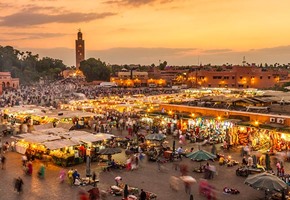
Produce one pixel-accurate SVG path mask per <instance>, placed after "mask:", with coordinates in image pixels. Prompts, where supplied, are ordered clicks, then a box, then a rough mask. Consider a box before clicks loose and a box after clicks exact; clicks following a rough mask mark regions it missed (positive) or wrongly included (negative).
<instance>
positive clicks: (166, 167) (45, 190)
mask: <svg viewBox="0 0 290 200" xmlns="http://www.w3.org/2000/svg"><path fill="white" fill-rule="evenodd" d="M168 140H169V142H170V144H172V140H173V139H172V138H171V137H169V138H168ZM191 147H194V148H195V150H196V149H198V145H197V144H196V143H195V144H192V143H191V144H187V145H186V146H184V148H187V149H189V148H191ZM202 148H203V149H206V150H210V148H211V146H206V147H202ZM218 149H219V148H218ZM221 153H224V155H231V156H232V158H233V159H235V160H237V161H239V162H241V159H242V158H241V156H240V150H239V149H238V148H237V149H235V150H231V151H230V152H221ZM5 156H6V158H7V163H6V169H5V170H0V177H1V179H0V199H3V200H10V199H23V200H38V199H42V200H46V199H49V200H51V199H71V200H75V199H79V197H78V192H79V191H80V190H85V191H87V190H89V189H90V188H91V186H73V187H70V186H69V185H68V184H67V183H63V184H61V183H60V182H59V179H58V177H59V172H60V170H61V168H60V167H58V166H55V165H53V164H49V165H48V167H47V170H46V176H45V179H43V180H42V179H39V178H38V177H37V170H38V169H39V167H40V164H41V162H40V161H35V162H34V163H33V165H34V166H33V167H34V171H33V175H32V177H30V176H27V175H24V173H23V171H22V167H21V155H20V154H18V153H15V152H7V153H6V154H5ZM113 158H115V159H116V160H120V161H123V162H124V161H125V159H126V158H125V156H124V154H117V155H114V156H113ZM182 162H183V163H187V164H188V166H189V167H190V169H192V168H193V167H198V166H199V163H197V162H193V161H190V160H189V159H187V158H183V160H182ZM210 164H214V165H215V166H216V167H217V171H218V175H217V176H215V177H214V179H213V180H209V182H210V183H211V184H212V185H214V186H215V187H216V191H217V192H216V193H217V198H218V199H225V200H227V199H236V200H240V199H241V200H242V199H249V200H256V199H262V198H263V197H264V193H263V192H262V191H257V190H255V189H253V188H251V187H249V186H247V185H245V184H244V180H245V178H243V177H238V176H236V174H235V170H236V169H237V166H234V167H226V166H219V165H218V162H217V161H216V162H214V163H210ZM271 164H272V166H273V167H274V163H273V162H272V163H271ZM73 168H75V169H78V171H79V173H80V174H81V176H84V175H85V164H81V165H77V166H74V167H73ZM68 169H69V168H66V170H68ZM91 169H92V170H93V171H96V172H97V174H99V180H100V183H99V184H98V187H99V188H100V189H103V190H108V188H109V187H110V186H111V185H114V184H115V181H114V178H115V177H116V176H118V175H119V176H121V177H122V178H123V182H124V183H126V184H128V185H129V186H132V187H138V188H139V189H141V188H143V189H144V190H146V191H150V192H153V193H156V194H157V199H158V200H169V199H170V200H187V199H189V195H188V194H186V193H185V190H184V186H183V185H180V190H179V191H177V192H175V191H173V190H172V189H170V187H169V178H170V176H180V172H179V170H175V168H174V167H173V163H170V162H168V163H165V164H163V165H162V168H161V169H162V170H161V171H158V166H157V164H156V163H155V162H150V161H147V160H146V159H144V160H143V161H142V162H141V164H140V167H139V169H137V170H134V171H126V170H112V171H110V172H101V171H102V170H101V168H100V167H99V166H98V165H97V163H92V166H91ZM289 170H290V164H289V163H285V172H286V173H287V172H288V171H289ZM189 175H191V176H193V177H194V178H196V179H197V181H199V179H200V178H203V174H198V173H195V172H192V170H190V172H189ZM18 176H21V177H22V178H23V181H24V192H23V193H22V194H20V195H18V194H17V193H16V192H14V190H13V179H14V178H16V177H18ZM226 186H227V187H233V188H236V189H238V190H239V191H240V192H241V193H240V194H238V195H226V194H223V193H222V190H223V188H224V187H226ZM192 194H193V195H194V199H201V200H202V199H206V198H205V197H203V196H200V195H199V194H198V184H195V185H193V187H192ZM108 199H109V200H117V199H122V198H121V197H118V196H112V195H108Z"/></svg>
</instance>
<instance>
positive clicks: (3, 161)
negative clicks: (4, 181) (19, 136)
mask: <svg viewBox="0 0 290 200" xmlns="http://www.w3.org/2000/svg"><path fill="white" fill-rule="evenodd" d="M5 164H6V157H5V156H4V155H2V156H1V168H2V169H5Z"/></svg>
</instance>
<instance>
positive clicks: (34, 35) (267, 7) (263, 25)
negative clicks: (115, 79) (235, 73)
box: [0, 0, 290, 66]
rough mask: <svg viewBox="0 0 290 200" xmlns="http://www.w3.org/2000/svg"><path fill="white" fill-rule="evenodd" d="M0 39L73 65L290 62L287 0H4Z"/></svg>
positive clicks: (0, 2) (6, 43)
mask: <svg viewBox="0 0 290 200" xmlns="http://www.w3.org/2000/svg"><path fill="white" fill-rule="evenodd" d="M0 8H1V13H0V27H1V32H0V45H1V46H6V45H10V46H13V47H14V48H16V49H20V50H23V51H26V50H30V51H32V52H33V53H34V54H40V56H41V57H43V56H49V57H53V58H58V59H62V60H63V61H64V63H65V64H66V65H68V66H71V65H75V56H74V45H75V39H76V34H77V31H78V29H79V28H80V29H81V30H82V32H83V37H84V40H85V46H86V58H89V57H95V58H100V59H101V60H102V61H105V62H107V63H110V64H148V65H150V64H152V63H155V64H158V63H159V60H160V61H164V60H166V61H167V62H168V64H169V65H196V64H198V63H202V64H207V63H212V64H223V63H232V64H241V63H242V60H243V56H245V57H246V61H247V62H249V63H254V62H255V63H259V64H260V63H276V62H278V63H285V64H286V63H290V12H289V8H290V1H288V0H280V1H274V0H268V1H265V0H13V1H4V0H0Z"/></svg>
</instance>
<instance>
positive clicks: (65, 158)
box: [42, 139, 80, 167]
mask: <svg viewBox="0 0 290 200" xmlns="http://www.w3.org/2000/svg"><path fill="white" fill-rule="evenodd" d="M42 144H43V146H45V147H46V148H47V150H48V152H49V153H48V154H49V156H51V158H52V161H53V163H55V164H56V165H60V166H64V167H67V166H72V165H74V164H78V163H79V162H80V160H79V157H78V156H77V155H78V153H77V152H76V151H77V150H76V149H77V146H79V144H80V143H79V142H78V141H75V140H70V139H60V140H56V141H48V142H44V143H42Z"/></svg>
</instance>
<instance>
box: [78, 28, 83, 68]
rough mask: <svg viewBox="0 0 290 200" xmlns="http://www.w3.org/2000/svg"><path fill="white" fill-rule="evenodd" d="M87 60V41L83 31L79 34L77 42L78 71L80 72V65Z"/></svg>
mask: <svg viewBox="0 0 290 200" xmlns="http://www.w3.org/2000/svg"><path fill="white" fill-rule="evenodd" d="M83 60H85V41H84V40H83V34H82V32H81V29H79V32H78V39H77V40H76V69H77V71H79V68H80V63H81V62H82V61H83Z"/></svg>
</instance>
